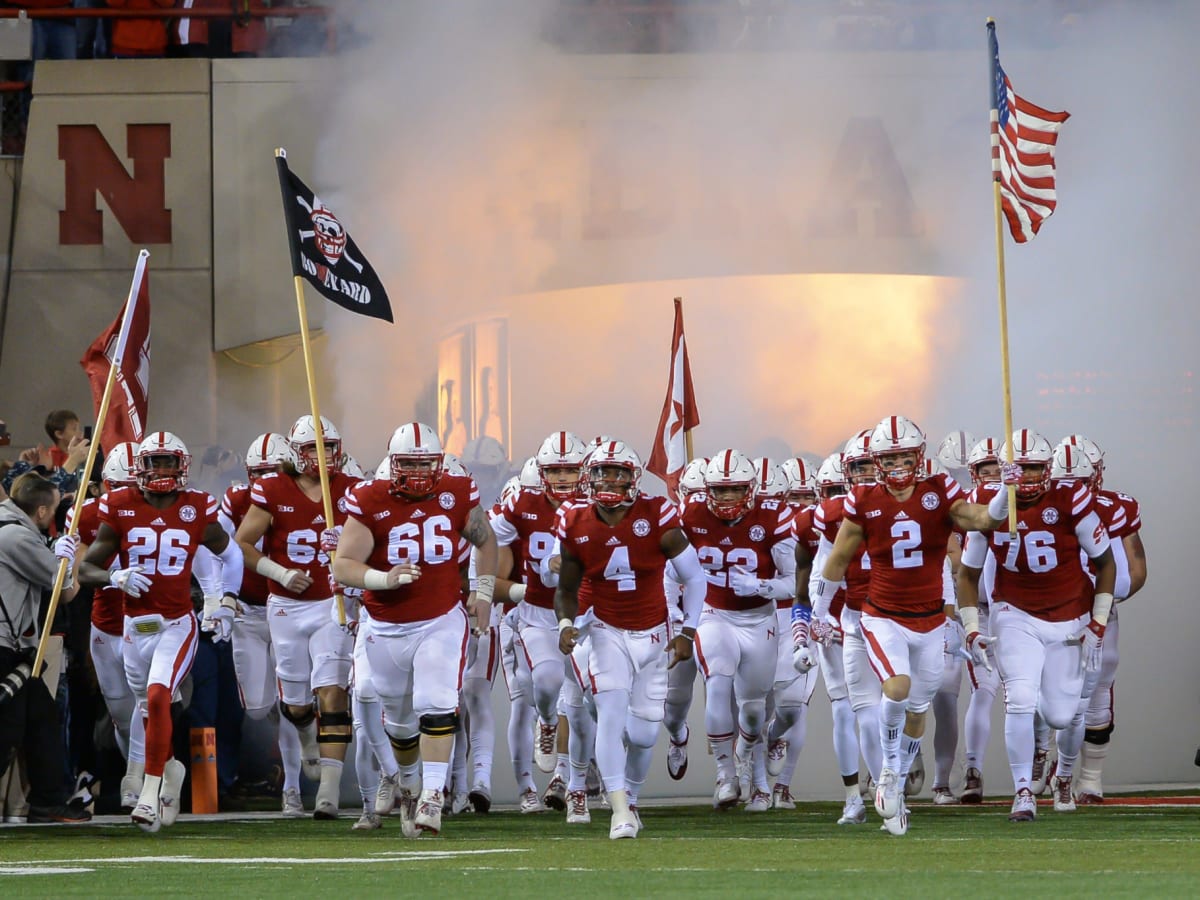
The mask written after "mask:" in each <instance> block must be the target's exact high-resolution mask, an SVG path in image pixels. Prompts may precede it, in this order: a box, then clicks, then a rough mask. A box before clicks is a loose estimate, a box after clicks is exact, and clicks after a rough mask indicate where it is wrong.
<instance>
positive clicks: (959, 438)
mask: <svg viewBox="0 0 1200 900" xmlns="http://www.w3.org/2000/svg"><path fill="white" fill-rule="evenodd" d="M976 443H978V442H977V441H976V440H975V436H974V435H973V434H971V432H969V431H952V432H950V433H949V434H948V435H946V436H945V437H944V438H942V442H941V443H940V444H938V451H937V460H938V462H940V463H941V464H942V465H943V466H945V467H946V468H947V469H948V470H949V471H951V472H953V471H954V470H955V469H965V468H966V467H967V458H968V457H969V456H970V455H971V448H972V447H974V446H975V444H976Z"/></svg>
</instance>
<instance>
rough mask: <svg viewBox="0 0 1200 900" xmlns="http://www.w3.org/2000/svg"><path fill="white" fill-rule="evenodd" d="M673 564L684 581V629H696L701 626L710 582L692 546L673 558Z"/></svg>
mask: <svg viewBox="0 0 1200 900" xmlns="http://www.w3.org/2000/svg"><path fill="white" fill-rule="evenodd" d="M671 562H672V563H673V564H674V566H675V572H676V573H677V574H678V575H679V577H680V579H681V580H682V581H683V627H684V628H692V629H694V628H695V627H696V626H697V625H699V624H700V612H701V610H702V609H703V608H704V598H705V597H706V596H708V580H707V579H706V578H705V577H704V569H703V567H702V566H701V565H700V557H698V556H697V555H696V548H695V547H693V546H692V545H691V544H688V545H687V547H685V548H684V550H683V552H682V553H680V554H679V555H678V556H675V557H672V559H671Z"/></svg>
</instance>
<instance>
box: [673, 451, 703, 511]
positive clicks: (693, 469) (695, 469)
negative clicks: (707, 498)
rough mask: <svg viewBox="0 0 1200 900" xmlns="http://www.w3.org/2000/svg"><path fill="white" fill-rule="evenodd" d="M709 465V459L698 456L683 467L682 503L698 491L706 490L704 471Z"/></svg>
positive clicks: (680, 494) (681, 483)
mask: <svg viewBox="0 0 1200 900" xmlns="http://www.w3.org/2000/svg"><path fill="white" fill-rule="evenodd" d="M708 463H709V459H708V457H704V456H698V457H696V458H695V459H693V460H692V461H691V462H690V463H688V464H687V465H686V466H684V467H683V474H682V475H680V476H679V502H680V503H683V501H685V500H687V498H688V497H690V496H691V495H692V494H694V493H696V492H697V491H702V490H704V470H705V469H706V468H707V467H708Z"/></svg>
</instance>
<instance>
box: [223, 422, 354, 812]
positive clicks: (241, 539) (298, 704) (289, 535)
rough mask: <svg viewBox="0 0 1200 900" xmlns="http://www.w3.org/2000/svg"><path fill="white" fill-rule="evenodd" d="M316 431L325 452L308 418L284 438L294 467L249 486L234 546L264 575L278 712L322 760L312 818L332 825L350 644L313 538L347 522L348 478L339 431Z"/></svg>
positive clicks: (325, 426)
mask: <svg viewBox="0 0 1200 900" xmlns="http://www.w3.org/2000/svg"><path fill="white" fill-rule="evenodd" d="M321 428H322V433H323V434H324V437H325V444H324V446H323V447H319V446H318V443H317V430H316V426H315V424H314V422H313V417H312V416H308V415H306V416H301V417H300V418H299V419H297V420H296V422H295V424H294V425H292V428H291V430H290V431H289V432H288V435H287V443H288V445H289V447H290V449H291V453H292V458H291V459H289V460H285V461H284V462H283V463H282V464H281V471H279V472H269V473H267V474H264V475H262V476H261V477H259V478H257V479H256V480H255V482H254V484H253V485H252V486H251V488H250V504H249V506H248V507H247V509H246V513H245V516H244V518H243V519H242V523H241V524H240V525H239V526H238V529H237V533H236V537H237V542H238V544H239V545H240V546H241V548H242V553H243V555H244V556H245V558H246V567H247V568H249V569H253V570H254V571H255V572H257V573H258V574H259V575H262V576H264V577H265V578H266V579H267V583H268V585H269V588H270V592H269V595H268V597H267V622H268V623H269V625H268V628H269V630H270V634H271V644H272V646H273V647H274V650H275V674H276V678H277V679H278V683H279V690H280V693H281V695H282V700H283V702H282V705H281V709H280V712H281V713H282V714H283V716H284V717H285V718H286V719H288V720H289V721H290V722H291V723H292V724H293V725H295V726H296V730H297V731H298V732H299V734H300V740H301V743H302V745H303V750H302V757H303V758H304V759H309V760H311V759H313V758H318V759H319V760H320V762H319V768H320V773H319V777H320V786H319V787H318V789H317V799H316V804H315V806H314V808H313V818H314V819H336V818H337V817H338V793H339V785H340V783H341V780H342V767H343V764H344V762H345V759H346V751H347V748H348V746H349V744H350V740H351V737H352V733H353V729H352V720H351V716H350V698H349V694H348V692H347V687H348V685H349V683H350V657H351V653H352V650H353V639H352V638H351V636H350V635H349V634H348V633H347V632H346V631H345V630H344V629H342V628H341V627H339V624H338V622H337V621H336V618H335V617H334V614H333V612H332V610H333V609H334V608H335V606H336V604H335V602H334V597H333V592H332V588H331V586H330V582H329V556H328V554H327V553H326V551H325V550H323V549H321V546H320V536H321V533H322V532H323V531H324V530H326V529H327V528H329V529H332V528H333V527H334V526H336V525H340V524H342V523H343V522H344V521H345V518H346V500H345V494H346V491H347V490H349V489H350V487H352V486H353V485H354V484H355V479H353V478H351V477H350V476H349V475H346V474H344V473H342V472H341V471H339V469H338V465H339V464H340V462H341V460H342V458H343V456H342V439H341V435H340V434H339V433H338V430H337V429H336V428H335V427H334V425H333V423H332V422H330V421H329V420H328V419H326V418H324V417H323V416H322V418H321ZM318 453H323V454H324V456H325V460H326V464H327V466H328V470H329V491H330V495H331V497H332V500H333V521H332V522H326V521H325V507H324V502H323V500H322V495H321V480H320V471H319V465H320V463H319V461H318V458H317V454H318ZM260 546H261V547H262V549H261V550H260V549H259V547H260ZM314 693H315V694H316V699H317V703H316V711H315V712H314V710H313V694H314ZM314 724H315V728H314V727H313V726H314Z"/></svg>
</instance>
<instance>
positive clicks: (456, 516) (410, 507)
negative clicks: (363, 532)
mask: <svg viewBox="0 0 1200 900" xmlns="http://www.w3.org/2000/svg"><path fill="white" fill-rule="evenodd" d="M346 499H347V504H346V506H347V513H348V515H349V517H350V518H352V519H356V520H358V521H359V522H361V523H362V524H363V525H364V526H365V527H366V528H367V530H368V531H370V532H371V536H372V537H373V538H374V539H375V546H374V547H372V548H371V553H370V555H368V556H367V560H366V563H367V565H368V566H370V567H371V568H372V569H379V570H380V571H381V572H387V571H388V570H390V569H391V568H392V567H393V566H398V565H402V564H404V563H408V564H411V565H418V566H420V567H421V577H420V578H418V579H417V580H416V581H414V582H413V583H412V584H405V585H401V586H400V587H398V588H396V589H395V590H391V591H364V592H363V605H364V606H366V608H367V612H369V613H370V614H371V618H372V619H378V620H379V621H381V622H393V623H397V624H400V623H407V622H427V621H429V620H430V619H436V618H437V617H438V616H441V615H444V614H446V613H448V612H449V611H450V610H452V609H453V608H454V607H455V606H457V605H458V604H459V602H460V601H461V600H462V580H461V577H460V573H459V566H460V565H461V561H460V558H461V557H462V553H461V549H460V544H461V543H463V539H462V534H463V531H465V530H466V527H467V519H468V517H469V516H470V513H471V510H472V509H474V508H475V507H476V506H478V505H479V489H478V488H477V487H476V486H475V480H474V479H473V478H470V477H467V476H463V475H451V474H449V473H443V474H442V477H441V478H440V479H439V480H438V483H437V491H436V492H435V493H434V494H433V495H431V496H429V497H426V498H425V499H424V500H409V499H408V498H406V497H401V496H399V495H397V494H394V493H392V483H391V482H390V481H388V480H387V479H380V480H376V481H367V482H363V483H361V484H359V485H357V486H356V487H354V488H353V489H352V490H351V491H350V494H349V496H348V497H347V498H346Z"/></svg>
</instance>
